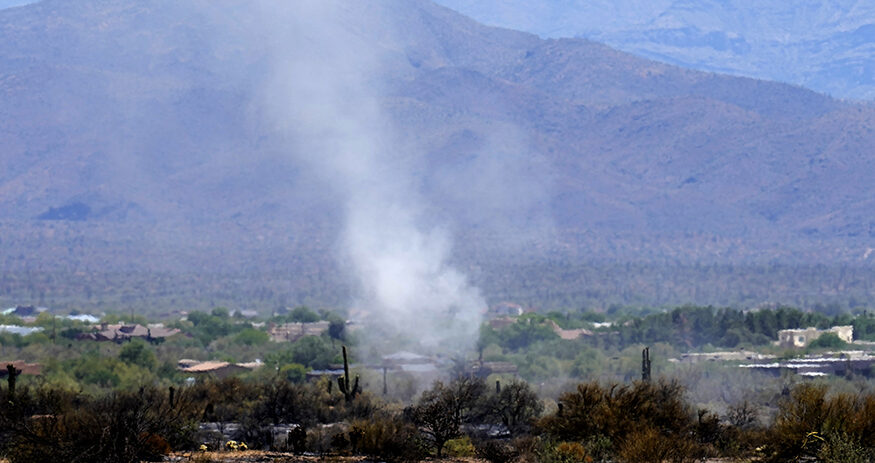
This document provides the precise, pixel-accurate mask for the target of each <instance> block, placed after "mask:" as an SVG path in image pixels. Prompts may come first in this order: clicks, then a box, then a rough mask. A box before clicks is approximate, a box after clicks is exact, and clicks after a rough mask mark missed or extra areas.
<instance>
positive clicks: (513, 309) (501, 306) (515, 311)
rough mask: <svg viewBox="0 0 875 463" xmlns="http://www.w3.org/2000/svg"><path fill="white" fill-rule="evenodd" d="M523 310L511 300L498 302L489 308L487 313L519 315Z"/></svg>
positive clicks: (497, 315) (507, 315)
mask: <svg viewBox="0 0 875 463" xmlns="http://www.w3.org/2000/svg"><path fill="white" fill-rule="evenodd" d="M523 312H525V310H524V309H523V306H521V305H519V304H516V303H513V302H500V303H498V304H495V305H494V306H492V307H490V308H489V311H488V312H487V315H488V316H489V318H493V317H519V316H520V315H522V314H523Z"/></svg>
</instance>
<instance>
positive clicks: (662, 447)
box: [618, 428, 699, 463]
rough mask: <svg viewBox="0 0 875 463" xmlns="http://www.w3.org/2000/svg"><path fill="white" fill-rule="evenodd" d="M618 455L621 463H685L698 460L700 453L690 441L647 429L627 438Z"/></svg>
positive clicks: (653, 429)
mask: <svg viewBox="0 0 875 463" xmlns="http://www.w3.org/2000/svg"><path fill="white" fill-rule="evenodd" d="M618 455H619V457H620V461H622V462H628V463H664V462H672V463H685V462H691V461H695V460H697V459H698V457H699V452H698V447H697V446H696V444H695V443H694V442H692V441H691V440H689V439H686V438H684V437H681V436H667V435H665V434H663V433H661V432H659V430H657V429H655V428H645V429H642V430H639V431H635V432H633V433H632V434H630V435H629V436H627V438H626V439H625V440H624V441H623V444H622V445H621V447H620V449H619V452H618Z"/></svg>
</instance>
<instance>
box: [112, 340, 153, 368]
mask: <svg viewBox="0 0 875 463" xmlns="http://www.w3.org/2000/svg"><path fill="white" fill-rule="evenodd" d="M118 358H119V360H121V361H122V362H124V363H127V364H128V365H138V366H141V367H143V368H146V369H147V370H151V369H153V368H155V365H156V363H157V360H156V359H155V353H154V352H152V350H151V349H150V348H149V346H148V345H146V343H145V342H143V341H141V340H139V339H134V340H132V341H131V342H129V343H127V344H125V345H124V347H122V349H121V351H120V352H119V354H118Z"/></svg>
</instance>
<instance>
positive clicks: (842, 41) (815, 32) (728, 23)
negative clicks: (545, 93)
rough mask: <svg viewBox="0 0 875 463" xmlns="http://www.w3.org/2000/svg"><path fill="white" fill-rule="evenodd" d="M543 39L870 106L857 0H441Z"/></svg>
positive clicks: (871, 87) (868, 22)
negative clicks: (568, 40)
mask: <svg viewBox="0 0 875 463" xmlns="http://www.w3.org/2000/svg"><path fill="white" fill-rule="evenodd" d="M438 3H440V4H442V5H446V6H448V7H450V8H453V9H455V10H458V11H459V12H461V13H463V14H466V15H469V16H471V17H473V18H476V19H477V20H479V21H483V22H485V23H487V24H493V25H498V26H503V27H509V28H513V29H519V30H525V31H529V32H533V33H537V34H539V35H541V36H543V37H578V36H579V37H587V38H589V39H591V40H596V41H599V42H604V43H607V44H609V45H611V46H614V47H617V48H619V49H621V50H625V51H627V52H631V53H635V54H637V55H641V56H645V57H650V58H653V59H657V60H660V61H664V62H668V63H675V64H678V65H681V66H685V67H690V68H695V69H702V70H709V71H716V72H725V73H731V74H737V75H745V76H750V77H757V78H761V79H768V80H775V81H781V82H789V83H794V84H797V85H802V86H805V87H808V88H811V89H814V90H816V91H819V92H824V93H828V94H831V95H834V96H836V97H839V98H857V99H868V100H871V99H873V98H875V72H873V70H875V55H873V53H872V50H873V48H872V47H873V45H872V44H873V42H875V4H873V3H871V2H865V1H862V0H830V1H815V0H805V1H801V2H782V1H777V0H768V1H758V2H747V1H741V0H732V1H696V2H691V1H688V0H654V1H647V2H641V1H637V0H623V1H619V2H606V1H586V2H584V1H570V0H569V1H552V0H551V1H547V0H539V1H534V2H532V1H520V0H510V1H481V0H476V1H475V0H438Z"/></svg>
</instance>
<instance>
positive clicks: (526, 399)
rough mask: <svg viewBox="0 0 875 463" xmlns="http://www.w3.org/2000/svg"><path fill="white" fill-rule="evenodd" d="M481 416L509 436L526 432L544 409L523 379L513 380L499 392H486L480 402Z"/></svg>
mask: <svg viewBox="0 0 875 463" xmlns="http://www.w3.org/2000/svg"><path fill="white" fill-rule="evenodd" d="M480 408H481V413H480V414H481V416H482V418H483V419H484V420H485V421H487V422H490V423H492V424H500V425H502V426H504V427H505V429H507V432H509V433H510V435H511V436H519V435H522V434H525V433H528V432H529V431H530V430H531V428H532V424H533V422H534V420H535V419H536V418H537V417H538V416H539V415H540V414H541V412H543V411H544V405H543V404H542V403H541V401H540V399H538V395H537V394H535V391H534V390H532V387H531V386H529V384H528V383H526V382H525V381H520V380H516V379H515V380H513V381H511V382H510V383H508V384H506V385H505V386H504V387H502V388H501V390H500V391H499V392H493V393H491V394H488V395H487V396H486V397H485V398H484V400H482V402H481V404H480Z"/></svg>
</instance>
